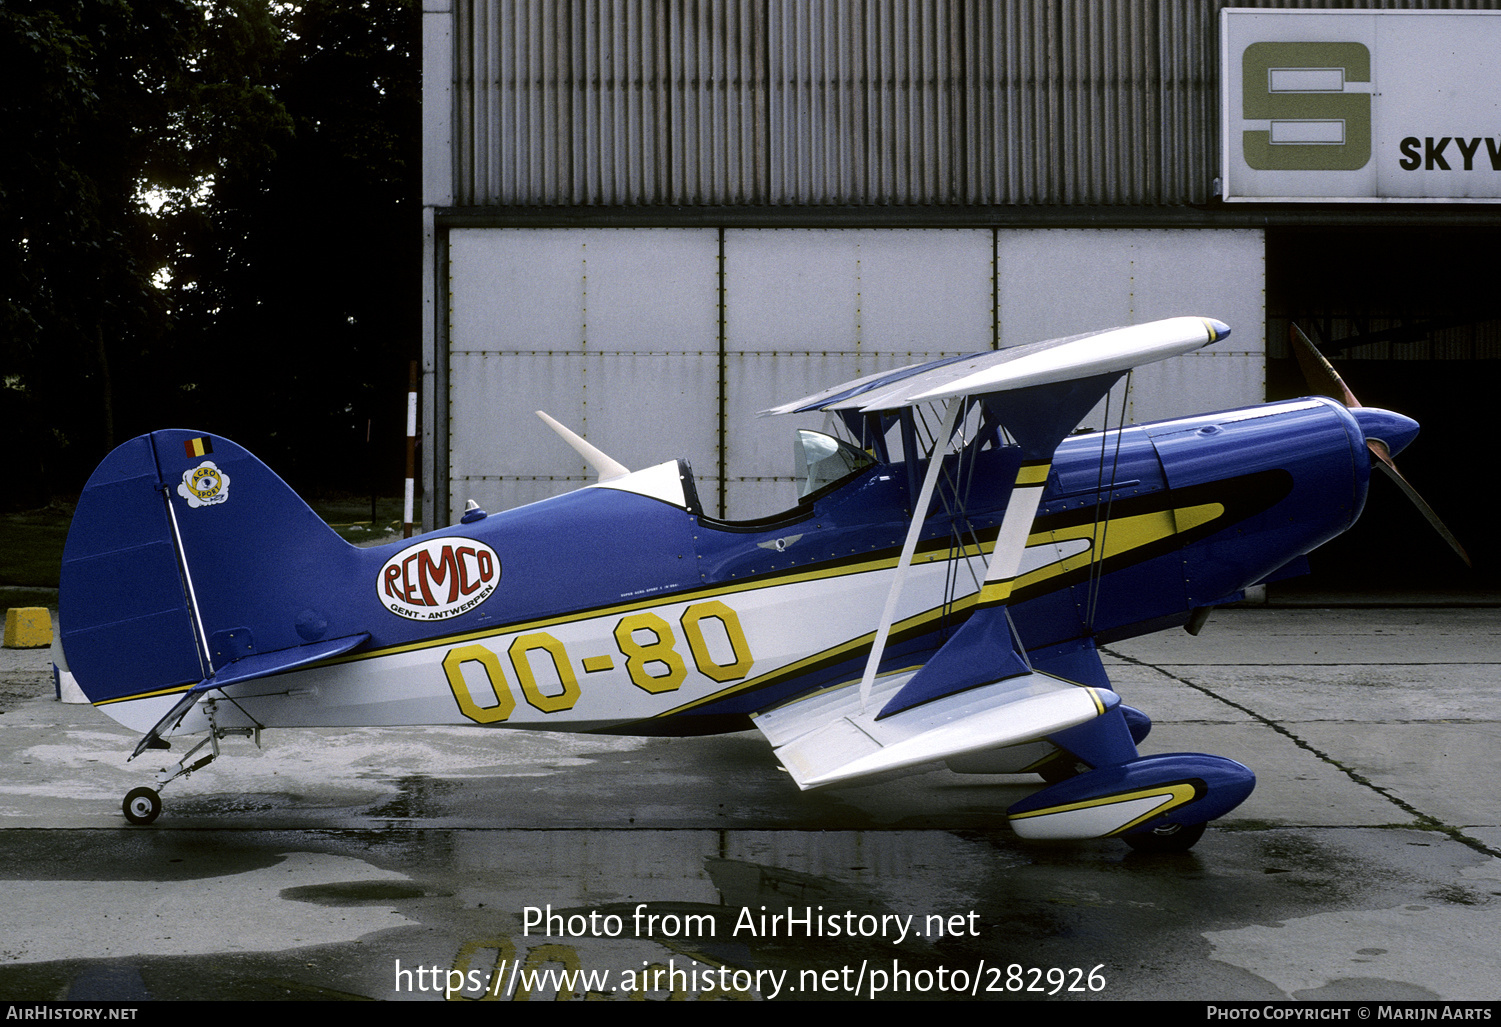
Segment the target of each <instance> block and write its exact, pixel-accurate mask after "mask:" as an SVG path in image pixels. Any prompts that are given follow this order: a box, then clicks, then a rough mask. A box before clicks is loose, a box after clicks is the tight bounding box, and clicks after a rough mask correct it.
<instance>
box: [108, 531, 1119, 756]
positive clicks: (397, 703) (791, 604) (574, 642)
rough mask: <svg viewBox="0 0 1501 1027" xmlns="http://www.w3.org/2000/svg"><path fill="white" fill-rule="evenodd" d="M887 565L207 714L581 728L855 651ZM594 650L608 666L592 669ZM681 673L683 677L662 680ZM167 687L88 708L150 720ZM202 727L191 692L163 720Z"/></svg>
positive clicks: (925, 592) (762, 588)
mask: <svg viewBox="0 0 1501 1027" xmlns="http://www.w3.org/2000/svg"><path fill="white" fill-rule="evenodd" d="M1089 546H1090V543H1089V540H1088V539H1073V540H1068V541H1064V542H1060V543H1056V544H1055V543H1051V542H1049V543H1044V544H1041V545H1034V546H1030V547H1028V548H1027V550H1026V552H1025V556H1024V559H1023V562H1022V572H1023V573H1026V572H1029V571H1033V570H1038V569H1040V568H1043V567H1046V566H1048V565H1050V564H1054V563H1059V562H1061V561H1063V560H1065V559H1068V558H1070V557H1073V556H1077V555H1078V554H1080V553H1083V552H1085V551H1087V550H1088V549H1089ZM893 573H894V571H893V569H892V568H891V567H890V566H889V565H887V566H879V567H877V568H875V569H864V570H861V569H856V570H852V571H850V572H846V573H839V572H833V573H830V574H826V575H823V576H819V577H812V578H806V579H801V580H791V581H785V582H783V583H781V584H769V585H758V584H756V583H755V582H754V581H750V582H747V583H746V584H744V585H743V586H739V587H733V586H732V587H726V588H722V589H720V590H717V591H713V592H702V593H694V594H693V595H691V596H688V597H685V598H682V599H678V600H675V601H667V602H662V603H658V604H656V605H652V606H649V607H643V606H639V605H637V606H631V607H622V608H619V609H616V610H612V611H609V612H606V613H603V614H594V615H585V616H573V617H566V616H565V617H559V618H554V619H552V620H549V621H544V622H538V623H530V624H525V625H518V626H513V627H511V628H510V629H506V630H500V631H496V632H494V633H492V634H486V635H483V636H478V635H474V634H465V635H460V636H450V637H446V638H444V639H441V640H435V641H433V642H431V643H427V644H424V645H422V646H420V647H405V648H403V649H400V650H395V651H392V652H389V653H378V654H374V655H371V656H365V657H360V656H356V657H354V658H351V659H348V660H345V661H343V662H338V663H333V664H329V665H324V666H321V667H313V668H309V669H306V670H300V671H293V672H290V673H286V674H279V675H276V676H274V677H269V678H261V679H257V680H253V681H248V682H244V683H242V684H238V685H232V686H230V687H228V688H227V689H225V690H224V694H225V695H226V696H227V697H229V698H231V699H233V700H234V702H233V703H230V702H221V703H219V704H218V708H217V711H216V718H217V722H218V723H219V725H220V726H221V727H235V726H251V725H252V724H258V725H260V726H262V727H367V726H398V725H417V724H460V725H471V726H472V725H475V724H477V723H479V721H477V720H475V719H474V718H472V717H469V716H466V715H465V713H464V711H463V709H461V704H460V698H459V697H460V691H462V692H464V693H467V697H468V698H469V699H470V702H471V707H470V708H471V711H477V712H478V713H479V714H480V716H481V717H482V718H496V717H498V711H499V710H500V709H501V708H502V704H503V702H504V701H505V699H506V697H509V701H510V703H511V704H512V705H511V707H510V710H509V713H508V715H506V716H504V718H503V719H493V720H492V721H491V722H490V723H488V724H486V725H485V726H493V727H529V728H541V729H552V730H571V731H587V730H595V729H598V728H602V727H608V726H611V725H619V724H627V723H631V722H633V721H639V720H645V719H649V718H653V717H660V716H662V715H664V714H666V713H668V712H669V711H673V710H678V709H682V708H683V707H685V706H690V705H701V704H702V703H703V702H704V701H705V700H709V699H711V698H713V697H716V696H721V695H724V694H727V693H729V692H732V691H735V690H737V689H739V688H742V687H745V685H746V684H747V683H748V682H753V681H757V680H765V679H766V678H767V677H768V676H773V675H777V674H779V673H782V672H789V669H790V673H791V674H793V675H795V674H796V673H797V669H796V668H795V667H794V666H793V665H795V664H797V663H799V662H801V661H806V660H808V658H809V657H812V656H815V655H817V654H821V653H834V652H837V651H838V650H840V649H841V648H844V649H847V650H849V655H851V656H854V655H858V651H859V650H860V649H861V648H863V646H867V645H869V641H870V636H871V634H872V632H873V630H874V627H875V625H876V622H877V619H878V618H879V616H880V614H881V609H882V605H883V604H884V602H885V599H886V593H887V589H888V586H889V584H890V581H891V576H892V574H893ZM974 573H975V574H982V573H983V562H982V561H978V560H977V561H976V563H975V570H974ZM959 574H960V576H961V577H962V578H965V579H969V578H970V574H969V573H968V572H966V571H964V570H962V569H961V570H960V572H959ZM949 575H950V567H949V562H948V561H947V560H946V559H942V558H938V559H934V558H932V557H923V556H919V557H918V560H917V562H916V563H915V564H914V566H913V567H912V570H911V580H910V581H909V585H908V588H907V589H905V590H904V597H903V599H902V600H901V602H900V604H899V606H898V609H897V614H896V621H897V623H898V624H901V623H903V622H906V621H910V620H912V619H913V618H920V617H922V616H923V615H924V614H928V613H930V612H931V611H935V610H936V609H937V608H939V607H940V606H941V605H942V603H943V598H944V597H943V590H944V582H945V580H946V579H947V578H948V577H949ZM976 591H977V589H976V586H975V585H974V583H973V581H972V580H965V581H963V582H962V585H961V587H960V588H959V590H958V593H957V594H956V595H955V596H954V597H952V600H951V601H957V602H960V603H963V602H964V601H965V600H967V599H969V598H970V597H973V596H974V595H975V593H976ZM668 636H670V637H668ZM445 661H446V665H445ZM606 662H608V669H595V668H600V667H603V666H604V665H605V663H606ZM560 668H565V669H566V673H565V672H564V670H560ZM679 668H681V670H679ZM678 676H680V678H681V680H678V681H674V678H675V677H678ZM570 678H571V682H570V680H569V679H570ZM455 679H457V680H456V681H455ZM637 681H639V682H640V684H638V683H637ZM674 684H675V687H672V686H673V685H674ZM644 686H646V687H644ZM648 687H650V688H655V689H659V690H658V691H650V690H648ZM179 695H180V693H175V694H171V695H166V696H153V697H149V698H143V699H137V700H131V701H128V702H116V703H108V704H105V705H103V706H101V707H100V708H101V709H102V710H104V711H105V712H106V713H108V714H109V715H110V716H112V717H113V718H114V719H116V720H117V721H119V722H120V723H122V724H125V725H126V726H128V727H131V728H132V729H134V730H138V731H146V730H149V729H150V728H151V726H152V725H154V724H155V723H156V722H157V720H158V719H159V718H160V717H161V716H162V715H163V714H164V713H165V712H166V711H167V710H168V709H170V708H171V706H172V704H173V703H174V702H175V701H176V700H177V698H178V697H179ZM546 707H552V709H550V710H549V709H547V708H546ZM560 707H562V708H560ZM207 728H208V722H207V718H206V717H205V716H204V714H203V707H202V705H201V704H200V706H198V707H196V708H195V709H194V710H193V711H192V712H190V713H189V714H188V716H187V717H186V718H185V719H184V721H183V724H182V726H181V727H180V728H179V729H178V731H177V732H175V733H191V732H197V731H204V730H207Z"/></svg>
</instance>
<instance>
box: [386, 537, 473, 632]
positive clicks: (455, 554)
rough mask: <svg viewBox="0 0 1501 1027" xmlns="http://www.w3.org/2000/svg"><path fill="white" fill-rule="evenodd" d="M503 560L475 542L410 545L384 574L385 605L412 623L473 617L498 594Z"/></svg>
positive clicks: (439, 540) (456, 540)
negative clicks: (465, 615)
mask: <svg viewBox="0 0 1501 1027" xmlns="http://www.w3.org/2000/svg"><path fill="white" fill-rule="evenodd" d="M499 583H500V557H498V556H496V555H495V550H493V549H491V548H490V547H489V546H487V545H485V544H484V543H483V542H476V541H475V540H474V539H472V538H435V539H428V540H427V541H425V542H418V543H417V544H416V545H413V546H408V547H407V548H405V549H403V550H402V551H401V552H399V553H397V554H396V555H395V556H393V557H391V559H389V560H387V561H386V563H385V566H383V567H381V569H380V579H379V581H378V582H377V584H376V592H377V593H378V594H379V595H380V601H381V605H383V606H384V607H385V608H386V609H388V610H390V611H391V612H392V613H394V614H396V615H397V616H398V617H405V618H407V619H408V620H444V619H446V618H448V617H457V616H458V615H459V614H461V613H468V612H469V611H470V610H472V609H474V608H475V607H476V606H478V605H479V604H480V603H483V602H484V601H485V600H486V599H489V598H490V596H491V595H492V594H493V593H494V592H495V586H496V585H498V584H499Z"/></svg>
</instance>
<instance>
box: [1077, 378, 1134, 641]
mask: <svg viewBox="0 0 1501 1027" xmlns="http://www.w3.org/2000/svg"><path fill="white" fill-rule="evenodd" d="M1131 374H1132V372H1130V371H1127V372H1126V386H1125V388H1124V389H1123V390H1122V391H1121V408H1120V420H1119V423H1118V424H1117V425H1116V429H1115V454H1114V457H1113V459H1112V460H1111V464H1110V494H1109V497H1108V498H1106V499H1105V501H1104V504H1103V505H1104V517H1103V518H1101V516H1100V508H1101V502H1100V494H1101V493H1102V492H1104V491H1105V447H1106V439H1107V436H1108V435H1109V427H1110V393H1109V392H1107V393H1106V394H1105V418H1104V420H1103V421H1102V422H1101V428H1100V471H1099V477H1098V479H1097V481H1096V485H1095V507H1094V511H1095V513H1094V527H1093V529H1092V530H1091V532H1090V549H1089V587H1088V590H1087V591H1088V601H1087V604H1086V606H1085V616H1084V626H1085V627H1086V628H1088V629H1089V630H1090V631H1093V630H1094V619H1095V614H1096V613H1097V612H1098V611H1099V603H1100V592H1101V588H1100V585H1101V581H1102V579H1103V578H1104V574H1105V571H1104V564H1105V543H1106V540H1107V538H1108V537H1109V534H1110V510H1111V507H1112V506H1113V505H1114V504H1115V480H1116V473H1117V471H1118V470H1119V468H1120V462H1121V437H1122V436H1123V435H1124V434H1125V430H1126V397H1127V396H1129V395H1130V393H1131ZM1112 391H1114V390H1112Z"/></svg>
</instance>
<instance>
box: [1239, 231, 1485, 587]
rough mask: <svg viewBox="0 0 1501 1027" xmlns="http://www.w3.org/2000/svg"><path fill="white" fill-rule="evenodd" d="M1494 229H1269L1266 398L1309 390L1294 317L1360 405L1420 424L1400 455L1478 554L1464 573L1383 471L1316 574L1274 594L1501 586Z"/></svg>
mask: <svg viewBox="0 0 1501 1027" xmlns="http://www.w3.org/2000/svg"><path fill="white" fill-rule="evenodd" d="M1498 247H1501V231H1498V230H1496V229H1494V228H1475V229H1468V228H1442V229H1438V228H1403V227H1379V228H1376V227H1372V228H1364V227H1361V228H1269V229H1267V232H1266V250H1267V358H1268V359H1267V395H1268V398H1269V399H1279V398H1287V397H1291V396H1301V395H1306V394H1307V393H1308V392H1310V391H1311V387H1310V386H1309V384H1308V383H1307V382H1306V381H1305V380H1304V378H1303V376H1302V374H1301V372H1300V371H1299V369H1298V365H1297V362H1296V360H1295V359H1294V357H1293V354H1292V351H1291V349H1290V348H1289V344H1288V326H1289V324H1291V323H1296V324H1297V325H1298V326H1299V327H1301V328H1302V329H1303V331H1304V332H1305V333H1306V334H1307V335H1308V337H1309V338H1310V339H1312V340H1313V341H1314V343H1315V344H1317V345H1318V346H1319V348H1320V350H1321V351H1322V352H1323V353H1324V354H1325V356H1327V357H1328V358H1329V360H1330V362H1331V363H1332V364H1333V365H1334V367H1335V369H1336V370H1337V371H1338V372H1339V374H1340V376H1341V377H1342V378H1344V380H1345V383H1346V384H1347V385H1348V386H1349V388H1350V390H1351V391H1352V392H1353V393H1354V394H1355V396H1356V398H1357V399H1359V401H1360V402H1361V403H1362V404H1363V405H1365V406H1376V407H1385V408H1387V409H1390V410H1395V411H1397V412H1399V413H1403V414H1406V415H1407V416H1409V417H1412V418H1414V419H1415V420H1417V421H1418V423H1419V424H1421V425H1422V432H1421V433H1420V434H1419V436H1418V438H1417V440H1416V441H1415V442H1414V443H1413V444H1412V445H1411V447H1410V448H1408V449H1407V450H1405V451H1404V452H1403V453H1402V454H1401V455H1400V456H1399V457H1397V461H1396V462H1397V466H1398V467H1399V468H1401V470H1402V474H1403V476H1404V477H1406V478H1407V480H1408V481H1409V482H1410V483H1411V484H1412V485H1413V486H1414V487H1415V488H1416V489H1417V491H1418V492H1419V493H1420V494H1421V495H1422V496H1423V498H1424V499H1426V500H1427V501H1428V503H1429V504H1430V505H1431V506H1432V507H1433V508H1434V510H1435V511H1437V513H1438V515H1439V516H1440V517H1441V518H1442V519H1443V520H1444V522H1445V523H1446V524H1447V525H1448V526H1449V528H1450V529H1451V530H1452V531H1453V532H1454V534H1455V535H1456V536H1457V537H1458V538H1459V540H1460V542H1461V543H1462V544H1463V545H1464V547H1465V548H1466V549H1467V550H1468V551H1469V554H1470V556H1471V558H1472V559H1473V560H1474V564H1475V566H1474V569H1473V570H1471V569H1468V568H1466V567H1465V566H1464V564H1463V563H1462V562H1461V561H1460V559H1459V558H1458V557H1457V556H1455V555H1454V553H1453V552H1452V551H1451V550H1450V549H1449V547H1448V546H1447V545H1446V544H1445V543H1444V541H1443V540H1442V539H1441V538H1440V537H1439V536H1438V534H1437V533H1436V532H1434V531H1433V529H1432V528H1430V527H1429V526H1428V523H1427V522H1426V521H1425V520H1424V519H1423V517H1422V515H1421V514H1420V513H1419V512H1418V511H1417V510H1416V509H1415V508H1414V507H1413V506H1412V505H1411V504H1410V503H1409V502H1408V501H1407V499H1406V498H1405V497H1404V496H1403V495H1402V494H1401V492H1400V491H1399V489H1398V487H1397V486H1396V485H1395V484H1394V483H1393V482H1392V481H1390V480H1389V479H1387V478H1386V476H1385V475H1382V474H1373V475H1372V479H1373V480H1372V482H1371V487H1370V492H1369V495H1368V498H1367V501H1366V508H1365V513H1364V515H1363V516H1362V517H1361V520H1360V523H1359V524H1357V525H1356V527H1355V528H1354V529H1353V530H1351V531H1350V532H1348V533H1346V534H1344V535H1342V536H1341V537H1339V538H1337V539H1335V540H1334V541H1333V542H1330V543H1329V544H1327V545H1325V546H1323V547H1321V548H1320V549H1318V550H1316V551H1315V552H1314V553H1313V554H1312V556H1311V557H1310V562H1311V563H1312V566H1313V570H1314V573H1313V575H1312V576H1311V577H1307V578H1299V579H1292V580H1289V581H1286V582H1282V583H1278V584H1277V585H1274V586H1273V595H1280V596H1285V597H1288V598H1293V597H1297V596H1300V595H1312V594H1326V593H1331V592H1332V593H1336V594H1345V595H1349V596H1351V597H1354V596H1364V597H1373V598H1381V597H1382V596H1385V595H1391V594H1395V593H1401V594H1403V595H1408V596H1411V595H1418V596H1429V597H1432V598H1434V599H1454V600H1456V601H1467V600H1469V601H1476V600H1481V599H1486V598H1494V597H1495V596H1497V595H1498V594H1501V573H1498V566H1501V546H1498V545H1497V543H1496V538H1495V533H1494V532H1493V531H1492V530H1491V521H1492V520H1493V514H1492V513H1491V510H1490V507H1491V505H1492V504H1493V503H1494V502H1495V498H1496V497H1495V493H1494V492H1493V491H1492V486H1491V483H1490V478H1491V474H1490V466H1489V465H1490V463H1491V462H1492V461H1491V460H1490V459H1489V458H1488V456H1487V455H1486V449H1485V446H1486V443H1485V440H1486V438H1487V437H1488V435H1489V428H1490V427H1491V422H1492V421H1493V420H1494V416H1495V402H1496V401H1495V397H1496V393H1497V390H1498V388H1501V291H1498V290H1497V288H1496V268H1497V258H1496V253H1497V249H1498Z"/></svg>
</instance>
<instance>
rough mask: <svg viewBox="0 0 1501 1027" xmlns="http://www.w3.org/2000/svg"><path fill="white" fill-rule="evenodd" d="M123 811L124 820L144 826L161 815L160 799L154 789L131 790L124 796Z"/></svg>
mask: <svg viewBox="0 0 1501 1027" xmlns="http://www.w3.org/2000/svg"><path fill="white" fill-rule="evenodd" d="M123 809H124V811H125V819H126V820H128V821H130V822H131V823H132V824H141V825H143V826H144V825H146V824H149V823H151V822H152V821H153V820H155V819H156V818H157V817H158V816H160V815H161V812H162V797H161V796H160V795H158V794H157V792H156V789H155V788H132V789H131V790H130V791H129V792H127V793H126V795H125V802H124V804H123Z"/></svg>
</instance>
